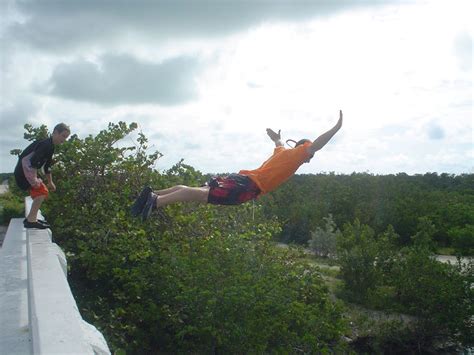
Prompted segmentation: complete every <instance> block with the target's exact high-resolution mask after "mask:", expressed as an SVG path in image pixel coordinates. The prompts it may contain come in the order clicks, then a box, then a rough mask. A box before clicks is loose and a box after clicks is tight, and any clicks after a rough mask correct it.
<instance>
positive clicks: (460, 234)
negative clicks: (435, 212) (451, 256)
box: [448, 224, 474, 256]
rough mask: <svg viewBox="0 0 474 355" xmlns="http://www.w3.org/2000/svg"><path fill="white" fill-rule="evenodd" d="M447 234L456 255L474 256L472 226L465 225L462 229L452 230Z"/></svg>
mask: <svg viewBox="0 0 474 355" xmlns="http://www.w3.org/2000/svg"><path fill="white" fill-rule="evenodd" d="M448 234H449V236H450V237H451V239H452V241H453V247H454V248H455V249H456V253H457V254H460V255H464V256H469V255H470V256H474V225H472V224H466V225H465V226H464V227H462V228H452V229H450V230H449V232H448Z"/></svg>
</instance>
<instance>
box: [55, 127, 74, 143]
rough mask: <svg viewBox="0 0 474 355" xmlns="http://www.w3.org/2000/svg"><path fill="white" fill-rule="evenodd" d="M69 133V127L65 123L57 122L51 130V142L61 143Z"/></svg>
mask: <svg viewBox="0 0 474 355" xmlns="http://www.w3.org/2000/svg"><path fill="white" fill-rule="evenodd" d="M70 134H71V129H70V128H69V126H68V125H66V124H65V123H58V124H57V125H56V126H55V127H54V130H53V135H52V138H53V144H62V143H64V141H65V140H66V139H67V137H69V135H70Z"/></svg>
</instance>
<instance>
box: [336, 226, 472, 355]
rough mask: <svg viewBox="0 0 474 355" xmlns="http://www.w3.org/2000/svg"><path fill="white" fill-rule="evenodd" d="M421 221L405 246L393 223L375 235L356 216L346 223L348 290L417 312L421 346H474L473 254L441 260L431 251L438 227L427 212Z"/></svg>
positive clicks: (341, 246)
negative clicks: (463, 259)
mask: <svg viewBox="0 0 474 355" xmlns="http://www.w3.org/2000/svg"><path fill="white" fill-rule="evenodd" d="M419 222H420V223H419V224H418V231H417V233H416V234H415V235H414V236H413V238H412V240H413V244H412V245H411V246H407V247H402V248H400V247H397V246H396V245H397V243H396V241H397V239H398V236H397V235H396V234H395V233H394V231H393V229H391V228H389V229H388V230H387V232H386V233H384V234H383V235H380V236H377V237H376V236H375V235H374V233H372V231H371V229H370V228H369V227H368V226H362V225H360V223H359V222H358V221H355V222H354V224H353V225H346V226H345V227H344V230H343V233H342V235H341V237H340V239H339V240H338V257H339V260H340V262H341V273H340V275H341V276H342V279H343V280H344V295H345V296H346V297H347V298H348V300H349V301H351V302H357V303H361V304H363V305H365V306H368V307H370V308H379V309H384V310H392V311H397V312H400V313H404V314H409V315H412V316H414V317H415V319H416V322H415V324H414V325H413V327H412V328H411V329H412V331H413V334H416V337H417V338H418V345H419V346H426V347H429V346H430V344H433V343H434V342H437V341H445V342H446V341H448V342H455V343H457V344H462V345H464V346H472V344H473V337H472V334H473V331H474V328H473V324H472V316H473V314H474V308H473V305H474V302H473V301H474V289H473V288H472V285H473V282H474V276H473V275H474V273H473V264H472V260H471V262H468V263H466V264H465V265H461V263H460V262H459V263H458V264H457V265H450V264H443V263H440V262H438V261H437V260H436V258H435V255H434V254H433V252H432V247H433V243H432V238H431V236H432V235H433V233H434V232H435V228H434V226H433V225H432V224H431V222H430V221H429V219H427V218H422V219H420V221H419Z"/></svg>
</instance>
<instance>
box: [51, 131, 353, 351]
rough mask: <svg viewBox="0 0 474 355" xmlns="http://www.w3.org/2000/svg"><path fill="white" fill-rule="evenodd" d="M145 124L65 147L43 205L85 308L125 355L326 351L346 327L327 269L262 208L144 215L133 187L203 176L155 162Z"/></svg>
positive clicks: (190, 208) (181, 207) (178, 209)
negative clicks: (285, 245)
mask: <svg viewBox="0 0 474 355" xmlns="http://www.w3.org/2000/svg"><path fill="white" fill-rule="evenodd" d="M135 128H136V125H134V124H132V125H128V126H127V125H125V124H124V123H119V124H117V125H114V124H111V125H109V128H108V129H107V130H103V131H101V132H100V133H99V134H98V135H97V136H95V137H92V136H89V137H86V138H85V139H79V138H78V137H75V136H73V137H71V138H70V140H69V141H68V142H66V143H65V144H64V145H62V146H60V147H59V149H58V155H57V159H58V164H57V165H55V170H54V174H55V177H56V181H57V186H58V191H57V193H55V194H53V195H52V196H51V198H50V200H49V201H48V204H46V205H45V207H44V208H45V212H46V213H47V215H48V219H49V221H50V222H51V224H52V226H53V233H54V238H55V241H56V242H58V243H59V244H60V245H61V247H62V248H64V249H65V251H66V253H67V255H68V262H69V265H70V273H71V275H70V277H69V280H70V283H71V285H72V287H73V292H74V295H75V297H76V300H77V302H78V305H79V307H80V311H81V313H82V314H83V316H84V317H85V318H86V319H87V320H89V321H90V322H92V323H93V324H95V325H96V326H98V328H99V329H101V330H102V331H103V332H104V335H105V337H106V339H107V340H108V343H109V345H110V346H111V348H112V350H119V349H121V350H125V351H126V352H127V353H132V354H133V353H157V352H165V353H166V352H173V353H174V352H182V353H244V352H250V353H257V352H258V353H262V352H283V353H293V352H307V353H308V352H324V351H328V349H339V347H340V344H339V340H340V338H341V335H342V334H343V331H344V327H345V323H344V320H343V317H342V313H341V310H340V306H339V305H338V304H337V303H335V302H334V301H332V300H331V299H330V297H329V292H328V290H327V288H326V287H325V286H324V282H323V280H322V278H321V276H320V274H319V273H318V271H317V270H316V269H315V268H313V267H312V266H311V265H309V264H307V263H305V262H304V261H301V260H299V259H300V258H299V257H296V256H294V255H292V253H291V251H281V250H278V249H275V248H274V247H273V246H272V244H271V242H270V240H271V239H272V236H273V235H274V234H276V233H278V232H279V231H280V226H279V225H278V223H276V222H275V221H272V220H265V219H264V217H263V213H262V211H261V208H260V207H259V206H257V207H256V209H255V210H252V205H251V204H247V205H242V206H236V207H230V206H229V207H223V206H210V205H197V204H177V205H172V206H168V207H167V208H165V209H163V210H162V211H161V213H160V214H159V215H154V216H153V217H152V218H151V220H150V221H147V222H146V223H141V222H140V221H139V220H137V219H132V218H131V217H130V216H129V213H128V209H129V205H130V203H131V201H132V200H133V197H134V196H135V194H136V193H137V192H138V191H140V189H141V188H142V187H143V186H144V185H146V184H149V185H152V186H153V187H155V188H164V187H169V186H170V185H174V184H178V183H185V184H189V185H195V186H196V185H199V184H200V183H202V180H203V176H202V174H200V173H199V172H198V171H196V170H194V169H193V168H192V167H190V166H188V165H186V164H183V162H182V161H181V162H179V163H178V164H176V165H175V166H174V167H172V168H171V169H170V170H169V171H166V172H164V173H162V174H159V173H158V172H156V171H154V170H153V166H154V164H155V161H156V159H157V158H158V157H159V155H160V154H159V153H154V154H148V153H147V140H146V138H145V137H144V136H143V135H139V138H138V142H137V145H136V146H134V147H119V146H120V144H117V143H118V142H119V141H120V140H121V139H122V138H123V137H125V136H126V135H127V134H128V133H130V132H131V131H133V130H134V129H135Z"/></svg>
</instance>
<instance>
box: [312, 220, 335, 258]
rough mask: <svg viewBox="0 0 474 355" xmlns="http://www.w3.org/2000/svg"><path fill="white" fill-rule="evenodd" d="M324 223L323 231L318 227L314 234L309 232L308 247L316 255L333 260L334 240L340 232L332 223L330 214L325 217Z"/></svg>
mask: <svg viewBox="0 0 474 355" xmlns="http://www.w3.org/2000/svg"><path fill="white" fill-rule="evenodd" d="M324 222H325V226H324V229H323V228H320V227H318V228H316V230H315V231H314V232H311V239H310V240H309V242H308V246H309V248H310V249H311V250H312V251H313V252H314V253H315V254H316V255H319V256H322V257H325V258H326V257H331V258H334V257H335V256H336V239H337V236H338V234H339V233H340V231H339V230H338V229H337V227H336V224H335V223H334V220H333V218H332V214H329V216H328V217H325V218H324Z"/></svg>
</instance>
